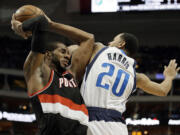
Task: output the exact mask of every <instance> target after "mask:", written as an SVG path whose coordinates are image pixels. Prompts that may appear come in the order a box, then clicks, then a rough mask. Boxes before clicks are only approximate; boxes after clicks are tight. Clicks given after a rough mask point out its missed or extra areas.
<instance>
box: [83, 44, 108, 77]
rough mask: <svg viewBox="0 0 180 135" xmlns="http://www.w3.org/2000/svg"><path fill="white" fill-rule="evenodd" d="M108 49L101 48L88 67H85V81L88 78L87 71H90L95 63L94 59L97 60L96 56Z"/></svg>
mask: <svg viewBox="0 0 180 135" xmlns="http://www.w3.org/2000/svg"><path fill="white" fill-rule="evenodd" d="M107 48H108V47H104V48H102V49H101V50H100V51H99V52H98V53H97V54H96V55H95V57H94V58H93V60H92V61H91V62H90V63H89V65H88V66H87V69H86V76H85V81H86V79H87V77H88V74H89V71H90V70H91V67H92V66H93V64H94V62H95V61H96V59H97V58H98V56H99V55H100V54H101V53H102V52H103V51H104V50H106V49H107Z"/></svg>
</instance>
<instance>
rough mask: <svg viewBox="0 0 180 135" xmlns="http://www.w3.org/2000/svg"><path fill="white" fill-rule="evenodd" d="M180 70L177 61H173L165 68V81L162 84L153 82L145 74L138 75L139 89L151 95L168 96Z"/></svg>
mask: <svg viewBox="0 0 180 135" xmlns="http://www.w3.org/2000/svg"><path fill="white" fill-rule="evenodd" d="M179 70H180V67H178V68H177V63H176V60H171V61H170V62H169V65H168V66H167V67H166V66H165V69H164V73H163V74H164V77H165V79H164V80H163V82H161V83H156V82H153V81H151V80H150V79H149V78H148V77H147V76H146V75H145V74H142V73H137V74H136V75H137V81H136V83H137V87H138V88H140V89H142V90H143V91H145V92H147V93H149V94H153V95H156V96H167V94H168V92H169V91H170V89H171V87H172V81H173V79H174V78H175V76H176V74H177V73H178V71H179Z"/></svg>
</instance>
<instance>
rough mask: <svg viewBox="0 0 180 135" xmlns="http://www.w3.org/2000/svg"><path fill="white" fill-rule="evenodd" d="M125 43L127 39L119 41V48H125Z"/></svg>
mask: <svg viewBox="0 0 180 135" xmlns="http://www.w3.org/2000/svg"><path fill="white" fill-rule="evenodd" d="M125 45H126V41H121V42H119V44H118V48H119V49H123V48H124V47H125Z"/></svg>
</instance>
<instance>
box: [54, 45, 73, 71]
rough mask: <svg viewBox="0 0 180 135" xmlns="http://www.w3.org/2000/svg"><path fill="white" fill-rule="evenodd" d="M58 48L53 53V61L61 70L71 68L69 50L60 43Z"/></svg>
mask: <svg viewBox="0 0 180 135" xmlns="http://www.w3.org/2000/svg"><path fill="white" fill-rule="evenodd" d="M57 45H58V47H57V48H56V49H55V50H54V51H53V57H52V61H53V63H54V64H56V65H57V64H58V65H59V66H60V67H61V68H66V67H67V66H69V61H70V54H69V51H68V48H67V47H66V46H65V45H64V44H62V43H58V44H57Z"/></svg>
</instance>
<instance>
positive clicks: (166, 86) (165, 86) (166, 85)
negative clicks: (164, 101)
mask: <svg viewBox="0 0 180 135" xmlns="http://www.w3.org/2000/svg"><path fill="white" fill-rule="evenodd" d="M172 82H173V79H172V78H170V77H166V78H165V80H164V81H163V82H162V83H161V84H160V87H161V89H162V94H163V95H164V96H167V94H168V93H169V91H170V90H171V87H172Z"/></svg>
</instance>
